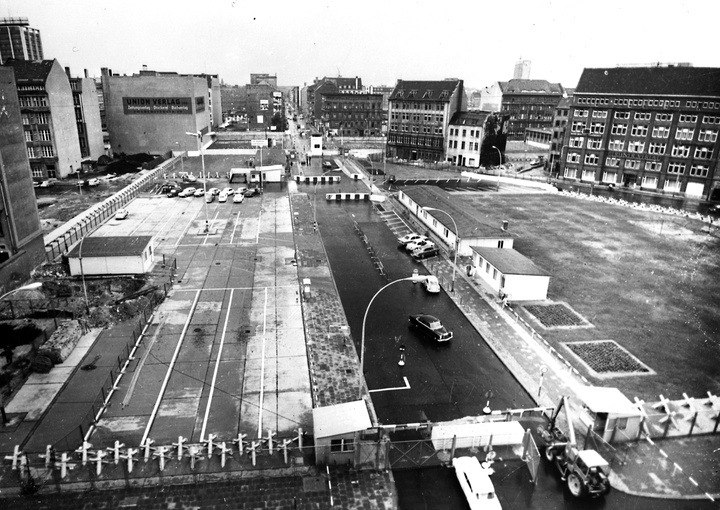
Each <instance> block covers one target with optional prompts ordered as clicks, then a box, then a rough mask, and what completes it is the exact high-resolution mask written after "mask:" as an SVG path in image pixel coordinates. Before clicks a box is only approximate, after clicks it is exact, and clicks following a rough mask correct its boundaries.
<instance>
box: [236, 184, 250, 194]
mask: <svg viewBox="0 0 720 510" xmlns="http://www.w3.org/2000/svg"><path fill="white" fill-rule="evenodd" d="M247 189H248V187H247V186H240V187H239V188H238V189H237V190H236V191H235V194H236V195H237V194H238V193H239V194H243V193H245V192H246V191H247Z"/></svg>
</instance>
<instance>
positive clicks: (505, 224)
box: [502, 220, 508, 232]
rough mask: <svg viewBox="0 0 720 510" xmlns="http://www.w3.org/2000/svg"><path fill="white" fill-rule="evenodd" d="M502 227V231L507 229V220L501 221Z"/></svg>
mask: <svg viewBox="0 0 720 510" xmlns="http://www.w3.org/2000/svg"><path fill="white" fill-rule="evenodd" d="M502 229H503V231H504V232H507V230H508V222H507V220H503V222H502Z"/></svg>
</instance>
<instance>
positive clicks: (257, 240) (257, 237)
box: [255, 209, 262, 244]
mask: <svg viewBox="0 0 720 510" xmlns="http://www.w3.org/2000/svg"><path fill="white" fill-rule="evenodd" d="M261 219H262V209H260V213H259V214H258V226H257V234H255V244H258V243H259V242H260V220H261Z"/></svg>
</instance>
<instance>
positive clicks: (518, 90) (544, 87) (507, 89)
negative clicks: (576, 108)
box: [499, 79, 563, 95]
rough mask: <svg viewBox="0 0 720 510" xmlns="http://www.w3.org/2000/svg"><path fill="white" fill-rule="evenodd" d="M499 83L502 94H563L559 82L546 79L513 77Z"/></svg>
mask: <svg viewBox="0 0 720 510" xmlns="http://www.w3.org/2000/svg"><path fill="white" fill-rule="evenodd" d="M499 83H500V88H501V89H502V92H503V94H552V95H562V94H563V86H562V85H560V84H559V83H550V82H549V81H547V80H520V79H513V80H510V81H501V82H499Z"/></svg>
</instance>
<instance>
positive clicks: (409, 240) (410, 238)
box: [398, 233, 427, 246]
mask: <svg viewBox="0 0 720 510" xmlns="http://www.w3.org/2000/svg"><path fill="white" fill-rule="evenodd" d="M419 239H427V238H426V237H425V236H421V235H420V234H415V233H411V234H406V235H404V236H402V237H401V238H399V239H398V243H399V244H400V245H402V246H407V244H408V243H412V242H413V241H417V240H419Z"/></svg>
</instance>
